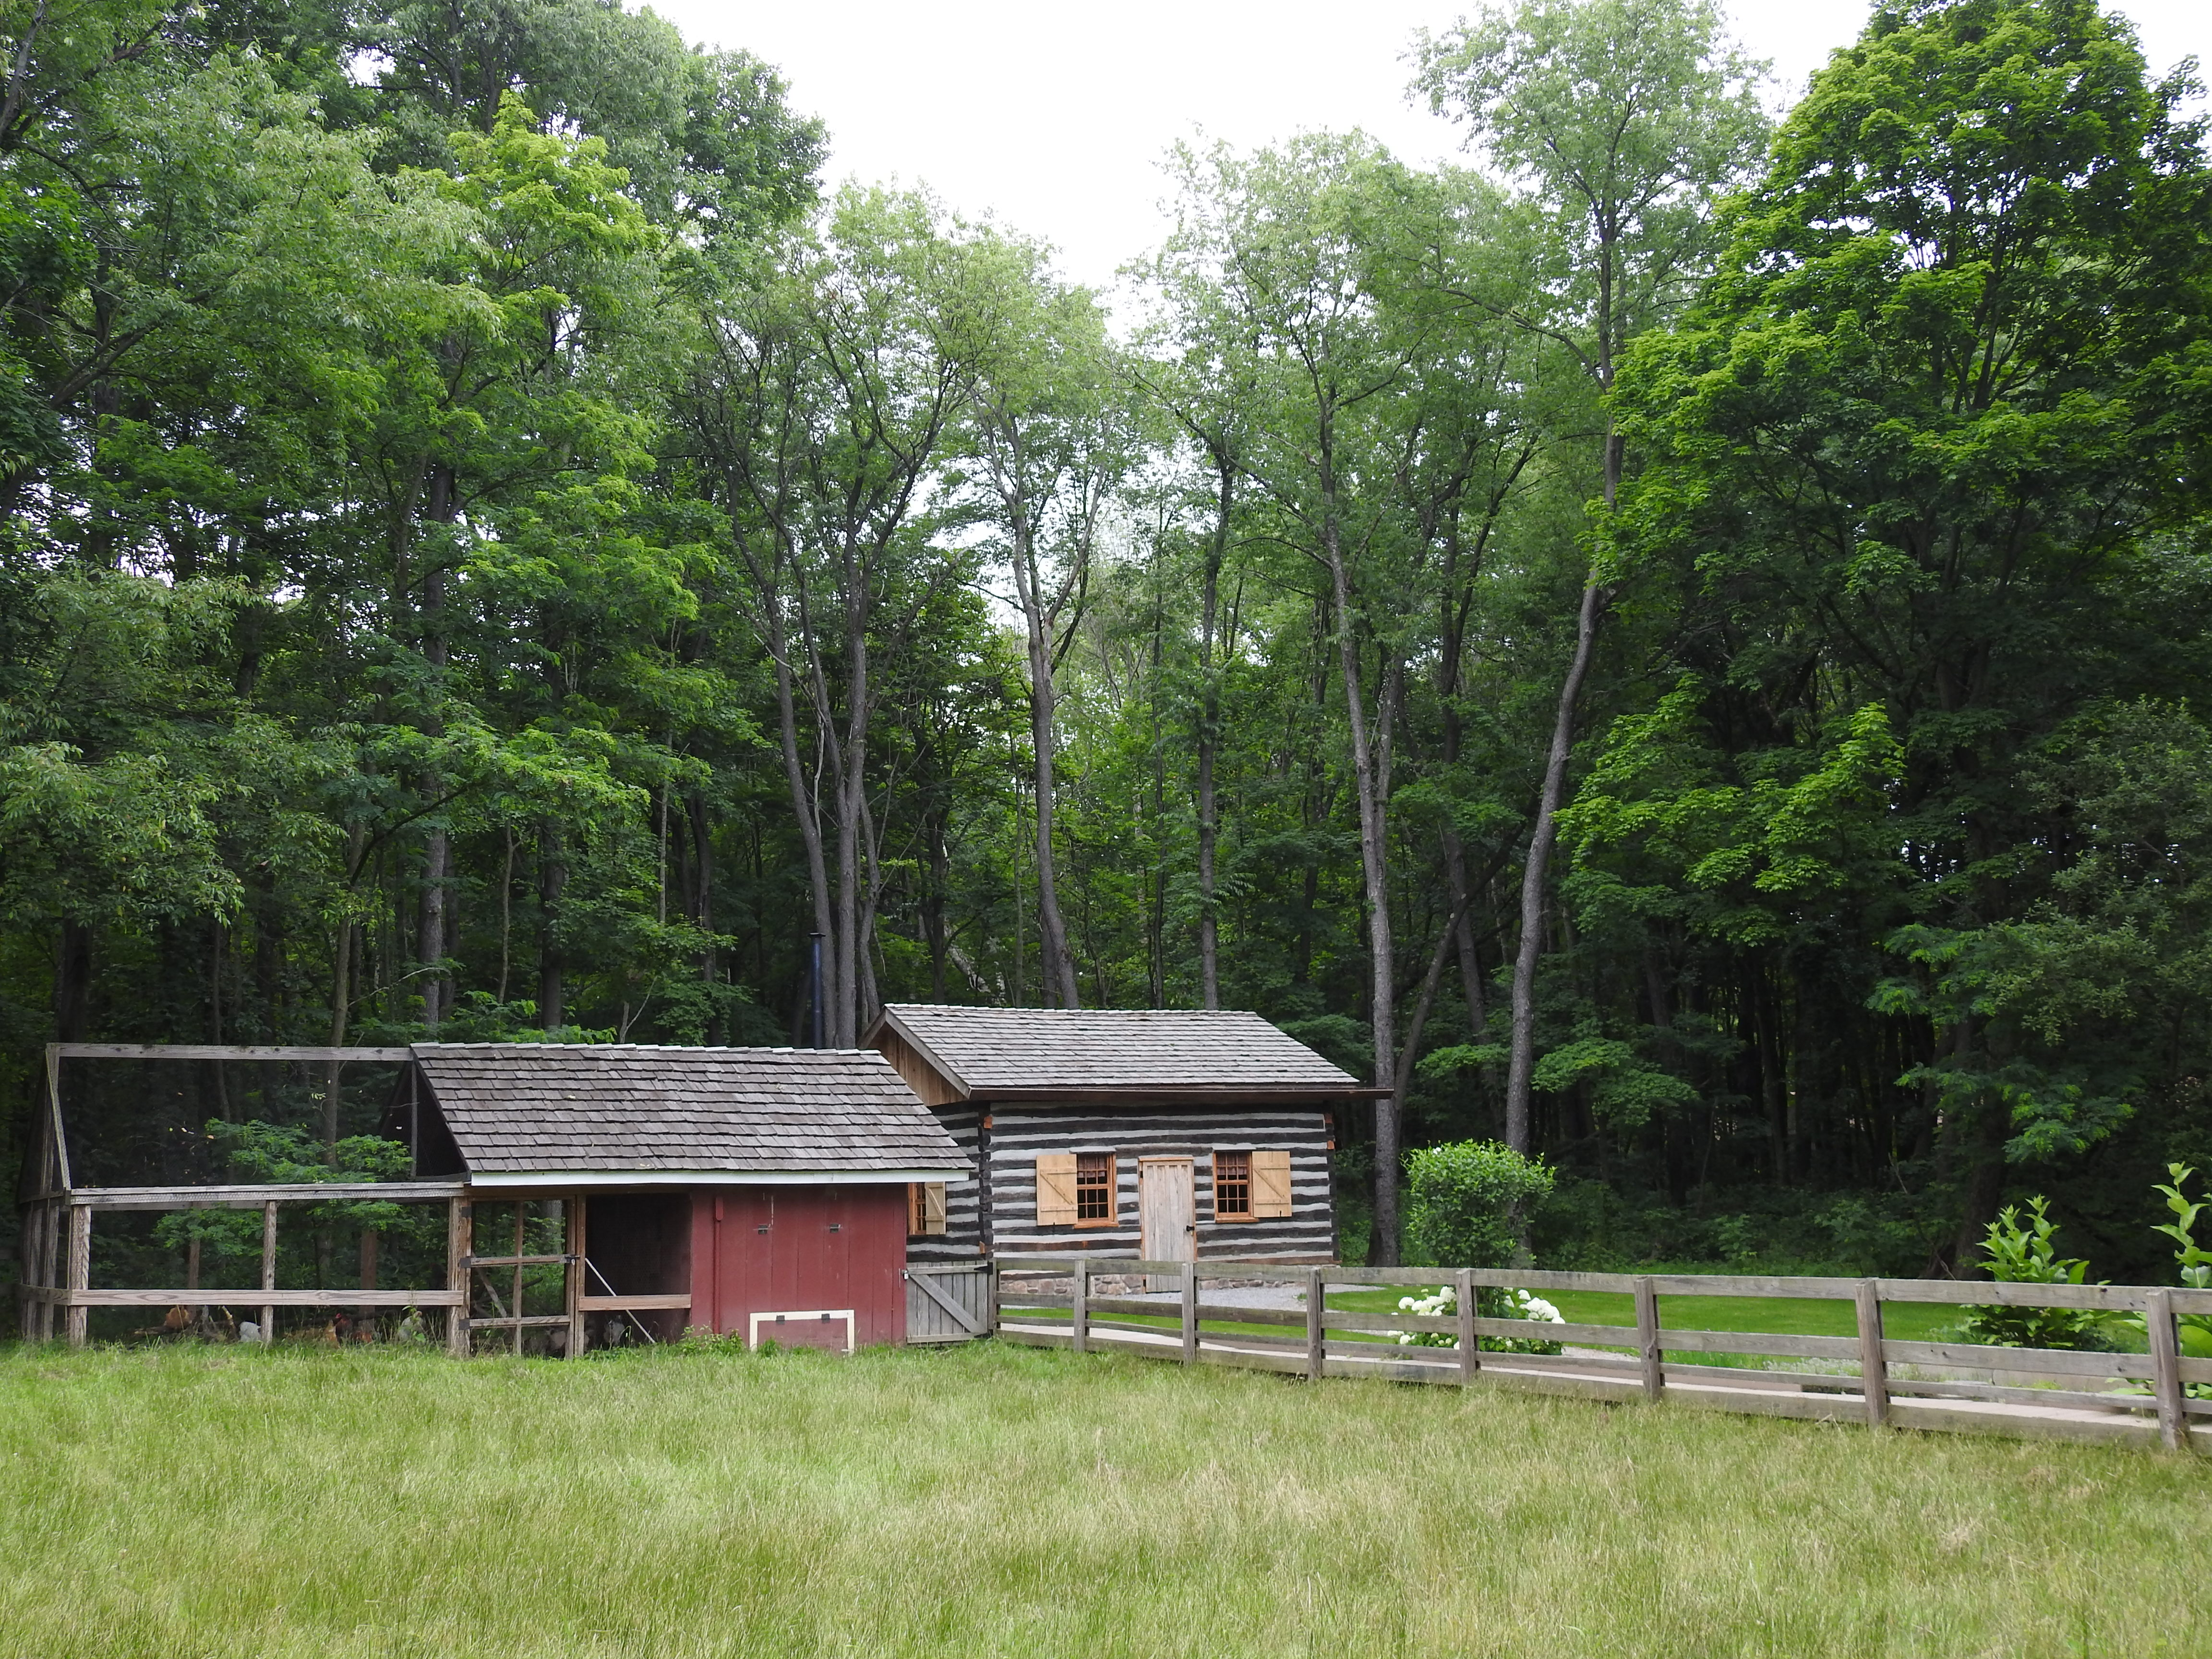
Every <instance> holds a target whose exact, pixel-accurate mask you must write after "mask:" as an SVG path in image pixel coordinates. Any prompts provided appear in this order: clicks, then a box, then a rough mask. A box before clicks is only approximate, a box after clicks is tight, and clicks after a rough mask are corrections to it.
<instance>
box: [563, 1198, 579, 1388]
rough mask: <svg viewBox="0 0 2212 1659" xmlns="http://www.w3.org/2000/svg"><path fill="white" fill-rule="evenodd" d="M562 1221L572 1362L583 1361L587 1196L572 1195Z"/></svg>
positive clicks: (564, 1204)
mask: <svg viewBox="0 0 2212 1659" xmlns="http://www.w3.org/2000/svg"><path fill="white" fill-rule="evenodd" d="M561 1218H562V1221H563V1222H565V1223H566V1224H567V1227H568V1237H567V1239H566V1240H564V1241H563V1242H564V1243H567V1245H568V1261H566V1262H565V1263H564V1264H563V1265H564V1266H565V1267H566V1268H567V1269H568V1271H567V1272H566V1273H564V1274H563V1275H562V1283H561V1291H562V1297H563V1298H564V1301H563V1305H564V1306H565V1307H566V1308H567V1309H568V1358H571V1359H581V1358H583V1357H584V1195H583V1194H581V1193H571V1194H568V1198H567V1200H565V1201H564V1202H563V1203H562V1206H561Z"/></svg>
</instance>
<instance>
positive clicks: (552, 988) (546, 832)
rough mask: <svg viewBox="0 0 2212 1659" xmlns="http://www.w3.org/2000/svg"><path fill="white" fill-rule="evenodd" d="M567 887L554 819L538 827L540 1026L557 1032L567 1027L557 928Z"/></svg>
mask: <svg viewBox="0 0 2212 1659" xmlns="http://www.w3.org/2000/svg"><path fill="white" fill-rule="evenodd" d="M567 886H568V864H567V863H566V862H565V861H564V859H563V857H562V845H561V826H560V824H559V823H556V821H555V820H553V819H551V818H541V819H539V820H538V1024H539V1025H540V1026H541V1027H543V1028H544V1030H548V1031H557V1030H560V1029H561V1027H562V1024H564V1023H565V1019H564V1016H565V1014H566V1012H567V1011H566V1010H565V1009H564V1008H563V1006H562V1000H563V994H564V993H565V991H566V990H567V986H566V983H565V981H564V977H563V975H562V963H561V941H560V938H559V935H558V932H557V928H558V925H559V922H560V917H561V894H562V890H563V889H564V888H566V887H567Z"/></svg>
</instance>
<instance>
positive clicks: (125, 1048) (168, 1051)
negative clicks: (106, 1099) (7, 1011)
mask: <svg viewBox="0 0 2212 1659" xmlns="http://www.w3.org/2000/svg"><path fill="white" fill-rule="evenodd" d="M47 1048H48V1052H49V1053H53V1054H55V1055H56V1058H58V1059H61V1060H337V1061H339V1062H340V1063H343V1062H344V1061H346V1060H361V1061H363V1062H368V1061H372V1060H376V1061H386V1062H389V1061H392V1060H412V1059H413V1058H414V1057H415V1054H414V1051H413V1050H412V1049H410V1048H330V1047H327V1046H323V1047H315V1046H312V1045H310V1046H305V1047H301V1046H288V1047H281V1048H272V1047H269V1046H267V1045H262V1044H253V1043H238V1042H55V1043H50V1044H48V1045H47Z"/></svg>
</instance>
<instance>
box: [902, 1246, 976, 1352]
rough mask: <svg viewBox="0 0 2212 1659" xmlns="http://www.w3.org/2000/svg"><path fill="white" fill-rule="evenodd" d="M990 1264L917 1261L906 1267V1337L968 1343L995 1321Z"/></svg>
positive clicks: (916, 1340)
mask: <svg viewBox="0 0 2212 1659" xmlns="http://www.w3.org/2000/svg"><path fill="white" fill-rule="evenodd" d="M991 1282H992V1281H991V1264H990V1263H989V1262H987V1261H959V1262H953V1263H950V1264H946V1265H938V1264H934V1263H923V1262H916V1263H914V1264H913V1265H911V1266H909V1267H908V1268H907V1270H906V1340H908V1341H909V1342H968V1341H972V1340H975V1338H976V1337H979V1336H988V1335H989V1334H991V1328H992V1325H993V1323H994V1321H993V1319H992V1302H991Z"/></svg>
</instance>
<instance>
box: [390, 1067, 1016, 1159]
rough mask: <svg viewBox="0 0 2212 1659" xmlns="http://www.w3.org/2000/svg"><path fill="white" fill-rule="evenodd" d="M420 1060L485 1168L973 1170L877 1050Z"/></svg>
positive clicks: (457, 1137)
mask: <svg viewBox="0 0 2212 1659" xmlns="http://www.w3.org/2000/svg"><path fill="white" fill-rule="evenodd" d="M414 1054H415V1059H416V1064H417V1065H419V1066H421V1068H422V1076H423V1078H424V1079H426V1080H427V1081H428V1085H429V1087H430V1092H431V1095H432V1097H433V1098H434V1099H435V1102H436V1103H437V1107H438V1110H439V1113H440V1115H441V1116H442V1117H443V1118H444V1120H445V1122H446V1125H447V1127H448V1128H449V1129H451V1130H452V1131H453V1139H454V1141H455V1143H456V1144H457V1145H458V1146H459V1149H460V1153H461V1156H462V1158H464V1159H465V1160H466V1161H467V1164H468V1167H469V1169H470V1170H471V1171H472V1172H474V1173H477V1174H483V1175H492V1174H529V1173H532V1172H534V1171H538V1170H640V1171H647V1170H703V1171H715V1172H727V1173H732V1174H744V1173H766V1172H775V1171H791V1172H796V1171H811V1170H821V1171H825V1172H829V1171H851V1172H855V1173H860V1172H866V1171H868V1170H966V1169H969V1168H971V1167H973V1164H972V1160H971V1159H969V1158H968V1157H967V1156H966V1155H965V1154H964V1153H963V1152H961V1151H960V1150H959V1149H958V1148H957V1146H954V1145H953V1142H952V1138H951V1135H949V1134H947V1133H945V1129H944V1127H943V1126H941V1125H940V1124H939V1122H938V1121H937V1120H936V1118H935V1117H934V1116H933V1115H931V1113H930V1112H929V1110H928V1109H927V1107H925V1106H923V1105H922V1103H921V1102H920V1101H919V1100H917V1099H916V1098H915V1095H914V1091H912V1090H910V1089H908V1087H907V1085H905V1083H904V1082H902V1080H901V1079H900V1078H899V1075H898V1073H896V1072H895V1071H893V1070H892V1069H891V1067H890V1064H889V1063H888V1062H887V1061H886V1060H884V1058H883V1056H882V1055H880V1054H876V1053H875V1052H874V1051H872V1050H871V1049H836V1048H822V1049H816V1048H647V1047H642V1046H640V1045H637V1044H632V1043H623V1044H605V1045H595V1044H583V1043H556V1042H545V1043H540V1042H485V1043H458V1042H418V1043H416V1045H415V1047H414Z"/></svg>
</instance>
